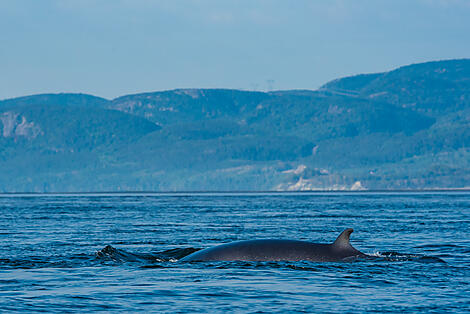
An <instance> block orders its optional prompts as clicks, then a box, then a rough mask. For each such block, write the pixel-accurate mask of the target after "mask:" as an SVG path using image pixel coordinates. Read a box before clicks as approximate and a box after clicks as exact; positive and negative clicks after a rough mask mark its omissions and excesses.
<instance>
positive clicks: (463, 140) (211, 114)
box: [0, 59, 470, 192]
mask: <svg viewBox="0 0 470 314" xmlns="http://www.w3.org/2000/svg"><path fill="white" fill-rule="evenodd" d="M463 187H470V59H462V60H447V61H436V62H428V63H422V64H414V65H409V66H405V67H401V68H398V69H396V70H393V71H390V72H385V73H377V74H363V75H357V76H352V77H346V78H340V79H337V80H334V81H331V82H329V83H327V84H325V85H324V86H322V87H321V88H320V89H319V90H315V91H313V90H312V91H310V90H289V91H274V92H259V91H240V90H228V89H178V90H171V91H162V92H153V93H143V94H135V95H127V96H122V97H119V98H116V99H114V100H106V99H103V98H99V97H95V96H91V95H85V94H43V95H33V96H27V97H20V98H14V99H7V100H3V101H0V191H3V192H30V191H34V192H43V191H45V192H52V191H64V192H66V191H123V190H126V191H129V190H130V191H143V190H145V191H174V190H192V191H200V190H211V191H216V190H220V191H222V190H224V191H226V190H238V191H240V190H342V189H344V190H350V189H353V190H354V189H428V188H463Z"/></svg>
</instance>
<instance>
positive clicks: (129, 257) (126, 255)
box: [95, 245, 198, 263]
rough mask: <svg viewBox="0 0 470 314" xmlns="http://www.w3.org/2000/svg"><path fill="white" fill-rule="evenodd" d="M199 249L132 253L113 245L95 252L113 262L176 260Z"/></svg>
mask: <svg viewBox="0 0 470 314" xmlns="http://www.w3.org/2000/svg"><path fill="white" fill-rule="evenodd" d="M196 251H198V249H195V248H182V249H170V250H165V251H161V252H155V253H152V254H149V253H131V252H127V251H125V250H122V249H116V248H114V247H112V246H111V245H107V246H105V247H104V248H103V249H101V250H99V251H97V252H96V253H95V255H96V257H97V258H98V259H99V260H102V261H112V262H119V263H124V262H138V263H149V262H176V261H178V260H179V259H181V258H182V257H184V256H186V255H189V254H191V253H193V252H196Z"/></svg>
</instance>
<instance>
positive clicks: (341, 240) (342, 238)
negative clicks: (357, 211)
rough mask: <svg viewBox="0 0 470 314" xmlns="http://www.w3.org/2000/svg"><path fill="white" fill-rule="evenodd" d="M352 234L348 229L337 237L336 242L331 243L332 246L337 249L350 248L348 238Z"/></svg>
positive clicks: (351, 230) (350, 229)
mask: <svg viewBox="0 0 470 314" xmlns="http://www.w3.org/2000/svg"><path fill="white" fill-rule="evenodd" d="M352 232H353V229H352V228H348V229H346V230H344V231H343V232H341V234H340V235H339V237H338V238H337V239H336V241H335V242H334V243H333V245H334V246H337V247H350V246H351V247H352V245H351V243H349V237H350V236H351V233H352Z"/></svg>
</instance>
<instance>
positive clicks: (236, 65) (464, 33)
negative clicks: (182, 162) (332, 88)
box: [0, 0, 470, 99]
mask: <svg viewBox="0 0 470 314" xmlns="http://www.w3.org/2000/svg"><path fill="white" fill-rule="evenodd" d="M469 17H470V0H389V1H386V0H324V1H323V0H310V1H306V0H295V1H294V0H224V1H221V0H168V1H158V0H154V1H151V0H0V99H6V98H11V97H17V96H24V95H31V94H38V93H58V92H77V93H88V94H93V95H96V96H101V97H105V98H109V99H111V98H114V97H117V96H121V95H125V94H131V93H139V92H149V91H159V90H167V89H175V88H235V89H244V90H285V89H317V88H318V87H320V86H321V85H322V84H324V83H326V82H327V81H329V80H332V79H335V78H338V77H343V76H349V75H354V74H359V73H372V72H383V71H388V70H391V69H394V68H396V67H399V66H402V65H407V64H411V63H418V62H426V61H432V60H441V59H453V58H468V57H470V18H469Z"/></svg>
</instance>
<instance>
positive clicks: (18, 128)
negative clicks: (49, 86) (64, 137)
mask: <svg viewBox="0 0 470 314" xmlns="http://www.w3.org/2000/svg"><path fill="white" fill-rule="evenodd" d="M0 123H1V124H0V126H1V127H2V128H0V131H1V135H2V136H3V137H13V138H18V137H24V138H27V139H34V138H36V137H37V136H38V135H40V134H43V132H42V130H41V127H40V126H39V125H36V124H35V123H34V122H28V121H27V120H26V117H25V116H21V115H20V114H19V113H15V112H12V111H7V112H4V113H1V114H0Z"/></svg>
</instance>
